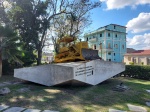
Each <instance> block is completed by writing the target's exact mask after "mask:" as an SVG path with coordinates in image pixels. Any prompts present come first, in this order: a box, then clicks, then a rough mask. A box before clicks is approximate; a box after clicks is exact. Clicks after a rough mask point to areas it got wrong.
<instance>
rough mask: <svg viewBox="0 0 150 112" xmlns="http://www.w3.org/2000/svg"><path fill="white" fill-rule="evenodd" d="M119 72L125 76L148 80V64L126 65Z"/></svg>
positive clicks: (149, 70) (149, 68) (149, 74)
mask: <svg viewBox="0 0 150 112" xmlns="http://www.w3.org/2000/svg"><path fill="white" fill-rule="evenodd" d="M121 74H123V76H125V77H132V78H137V79H144V80H150V66H140V65H126V70H125V71H124V72H122V73H121Z"/></svg>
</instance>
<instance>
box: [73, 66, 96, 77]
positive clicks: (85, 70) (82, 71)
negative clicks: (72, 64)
mask: <svg viewBox="0 0 150 112" xmlns="http://www.w3.org/2000/svg"><path fill="white" fill-rule="evenodd" d="M93 70H94V68H93V67H92V66H86V67H80V68H77V71H76V72H75V76H80V75H85V74H86V76H91V75H93Z"/></svg>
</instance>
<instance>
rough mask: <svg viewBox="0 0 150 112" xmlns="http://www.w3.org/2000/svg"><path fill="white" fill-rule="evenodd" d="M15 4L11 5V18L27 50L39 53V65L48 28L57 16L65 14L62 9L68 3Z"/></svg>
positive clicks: (54, 0)
mask: <svg viewBox="0 0 150 112" xmlns="http://www.w3.org/2000/svg"><path fill="white" fill-rule="evenodd" d="M66 1H67V0H66ZM14 2H15V3H14ZM14 2H13V3H11V4H12V8H11V10H10V11H9V12H8V14H9V17H10V18H11V21H12V22H13V26H14V27H15V29H17V30H18V32H19V34H20V36H21V37H22V38H23V41H24V42H25V46H26V48H27V50H29V49H32V50H36V51H37V53H38V56H37V65H39V64H41V58H42V49H43V47H44V46H45V41H46V38H47V31H48V28H49V27H50V24H51V22H52V19H53V18H54V17H55V16H56V15H59V14H61V13H64V12H63V11H62V9H64V7H63V6H65V5H64V4H66V3H67V2H65V0H38V1H37V0H26V1H25V0H14Z"/></svg>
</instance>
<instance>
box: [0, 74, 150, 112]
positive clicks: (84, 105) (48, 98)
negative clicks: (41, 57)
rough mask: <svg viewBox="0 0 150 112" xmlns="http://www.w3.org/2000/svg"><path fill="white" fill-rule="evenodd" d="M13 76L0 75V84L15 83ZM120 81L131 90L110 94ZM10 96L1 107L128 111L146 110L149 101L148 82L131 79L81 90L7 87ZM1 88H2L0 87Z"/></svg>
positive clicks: (65, 111) (2, 100) (70, 111)
mask: <svg viewBox="0 0 150 112" xmlns="http://www.w3.org/2000/svg"><path fill="white" fill-rule="evenodd" d="M15 80H17V79H15V78H13V76H2V77H1V78H0V83H2V82H6V81H15ZM120 82H123V83H124V84H125V85H126V86H128V87H130V90H127V91H125V92H117V91H112V88H113V87H114V86H116V85H117V84H120ZM7 87H9V88H10V89H11V93H9V94H7V95H5V96H0V104H6V105H9V106H20V107H25V108H32V109H40V110H58V111H60V112H108V109H109V108H114V109H120V110H124V111H128V112H129V109H128V107H127V104H133V105H139V106H143V107H145V108H146V109H147V110H148V112H150V108H148V107H147V106H146V104H145V102H146V101H150V94H149V93H148V92H146V91H145V90H146V89H149V90H150V81H145V80H138V79H132V78H123V77H118V78H112V79H109V80H107V81H105V82H103V83H101V84H99V85H96V86H86V87H85V86H84V87H72V86H67V87H60V86H59V87H46V86H42V85H37V84H34V83H24V84H17V85H9V86H7ZM23 87H30V89H31V91H30V92H26V93H19V92H17V91H16V90H17V89H19V88H23ZM0 88H2V87H0Z"/></svg>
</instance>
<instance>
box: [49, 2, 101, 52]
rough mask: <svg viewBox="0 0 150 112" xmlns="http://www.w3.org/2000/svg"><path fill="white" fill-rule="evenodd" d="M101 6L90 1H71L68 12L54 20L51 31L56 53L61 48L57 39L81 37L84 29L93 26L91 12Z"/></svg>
mask: <svg viewBox="0 0 150 112" xmlns="http://www.w3.org/2000/svg"><path fill="white" fill-rule="evenodd" d="M100 5H101V3H100V2H90V1H89V0H71V1H70V3H69V7H68V8H67V10H68V12H67V13H65V14H61V15H58V16H57V17H55V18H54V20H53V26H51V29H50V31H51V32H52V33H51V34H52V41H53V43H54V48H55V51H56V53H58V50H57V49H58V48H59V45H58V44H57V39H61V38H62V37H63V36H65V35H67V36H70V37H73V38H74V37H78V36H79V35H81V34H82V33H83V31H84V29H85V28H86V27H88V26H89V25H90V24H91V20H90V11H91V10H92V9H94V8H97V7H100Z"/></svg>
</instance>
